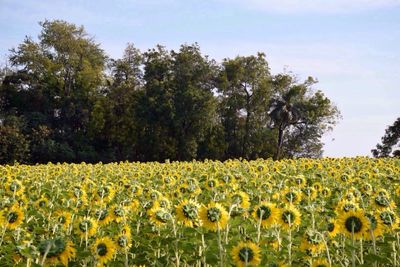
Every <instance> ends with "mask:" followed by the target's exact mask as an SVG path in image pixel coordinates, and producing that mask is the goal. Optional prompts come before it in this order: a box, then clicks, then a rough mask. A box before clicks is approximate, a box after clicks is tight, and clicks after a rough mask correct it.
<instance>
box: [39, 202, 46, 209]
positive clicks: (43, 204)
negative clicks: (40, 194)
mask: <svg viewBox="0 0 400 267" xmlns="http://www.w3.org/2000/svg"><path fill="white" fill-rule="evenodd" d="M44 206H46V200H41V201H39V207H41V208H43V207H44Z"/></svg>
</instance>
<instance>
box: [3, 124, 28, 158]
mask: <svg viewBox="0 0 400 267" xmlns="http://www.w3.org/2000/svg"><path fill="white" fill-rule="evenodd" d="M21 128H22V120H21V118H18V117H15V116H9V117H7V119H6V120H2V121H0V164H7V163H9V164H11V163H14V162H15V161H17V162H26V161H27V160H28V159H29V141H28V139H27V137H26V136H25V135H24V134H23V133H22V131H21Z"/></svg>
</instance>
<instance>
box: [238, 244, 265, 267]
mask: <svg viewBox="0 0 400 267" xmlns="http://www.w3.org/2000/svg"><path fill="white" fill-rule="evenodd" d="M231 256H232V259H233V262H234V263H235V265H236V266H238V267H244V266H257V265H259V264H260V263H261V255H260V248H259V247H258V245H256V244H255V243H253V242H250V241H248V242H239V244H237V245H236V246H235V247H234V248H233V249H232V252H231Z"/></svg>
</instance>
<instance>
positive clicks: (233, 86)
mask: <svg viewBox="0 0 400 267" xmlns="http://www.w3.org/2000/svg"><path fill="white" fill-rule="evenodd" d="M270 80H271V75H270V72H269V67H268V62H267V61H266V60H265V54H263V53H258V54H257V56H248V57H239V56H238V57H236V58H235V59H225V60H224V61H223V63H222V68H221V71H220V74H219V79H218V81H219V83H218V92H219V94H220V97H219V98H220V105H219V114H220V117H221V120H222V125H223V127H224V131H225V141H226V143H227V151H226V155H225V157H226V158H232V157H244V158H255V157H258V156H265V154H263V153H262V151H263V144H266V142H264V141H265V139H264V140H263V138H264V137H266V136H265V134H263V132H264V133H265V129H266V123H265V113H266V111H267V105H268V101H269V98H270V95H271V93H272V92H271V83H270ZM260 140H263V141H262V142H258V141H260Z"/></svg>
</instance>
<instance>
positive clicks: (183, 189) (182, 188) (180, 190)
mask: <svg viewBox="0 0 400 267" xmlns="http://www.w3.org/2000/svg"><path fill="white" fill-rule="evenodd" d="M179 192H181V193H182V194H184V193H186V188H185V187H184V186H181V187H180V188H179Z"/></svg>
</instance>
